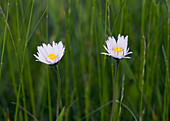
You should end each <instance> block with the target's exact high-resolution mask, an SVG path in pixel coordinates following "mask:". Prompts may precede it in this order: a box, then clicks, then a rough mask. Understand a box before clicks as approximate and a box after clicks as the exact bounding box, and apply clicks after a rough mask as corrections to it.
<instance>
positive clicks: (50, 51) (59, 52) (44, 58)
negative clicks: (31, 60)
mask: <svg viewBox="0 0 170 121" xmlns="http://www.w3.org/2000/svg"><path fill="white" fill-rule="evenodd" d="M37 50H38V52H37V55H35V54H34V56H35V57H36V58H37V59H38V60H36V61H40V62H43V63H45V64H49V65H53V64H56V63H57V62H59V61H60V59H61V58H62V57H63V55H64V50H65V47H64V46H63V43H62V41H60V42H59V43H58V44H57V43H55V42H54V41H53V45H52V46H51V45H50V44H48V45H46V44H44V43H43V44H42V46H37Z"/></svg>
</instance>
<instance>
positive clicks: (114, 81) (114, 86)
mask: <svg viewBox="0 0 170 121" xmlns="http://www.w3.org/2000/svg"><path fill="white" fill-rule="evenodd" d="M118 68H119V60H117V63H116V70H115V76H114V80H113V95H112V99H113V100H114V98H115V94H116V92H115V91H116V89H115V88H116V83H117V74H118ZM114 104H115V103H114V102H112V109H111V114H110V121H113V116H114V114H113V112H114Z"/></svg>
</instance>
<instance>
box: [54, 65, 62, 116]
mask: <svg viewBox="0 0 170 121" xmlns="http://www.w3.org/2000/svg"><path fill="white" fill-rule="evenodd" d="M54 69H55V71H56V73H57V78H58V85H57V86H58V88H57V112H56V119H57V118H58V116H59V108H60V98H61V97H60V93H61V78H60V71H59V68H58V65H57V66H54Z"/></svg>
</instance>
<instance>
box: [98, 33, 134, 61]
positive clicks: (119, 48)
mask: <svg viewBox="0 0 170 121" xmlns="http://www.w3.org/2000/svg"><path fill="white" fill-rule="evenodd" d="M106 44H107V48H106V47H105V46H104V45H103V46H104V48H105V49H106V51H107V53H103V52H102V53H101V54H104V55H109V56H112V57H114V58H115V59H122V58H131V57H125V56H126V55H128V54H131V53H132V52H128V51H129V48H128V49H127V44H128V36H126V37H125V38H124V36H120V34H119V35H118V40H117V42H116V40H115V38H114V37H113V36H112V37H108V40H106Z"/></svg>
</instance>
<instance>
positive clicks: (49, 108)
mask: <svg viewBox="0 0 170 121" xmlns="http://www.w3.org/2000/svg"><path fill="white" fill-rule="evenodd" d="M46 10H47V12H46V33H45V34H46V41H47V42H49V40H48V0H46ZM47 88H48V113H49V121H52V120H53V119H52V107H51V92H50V77H49V67H48V68H47Z"/></svg>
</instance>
